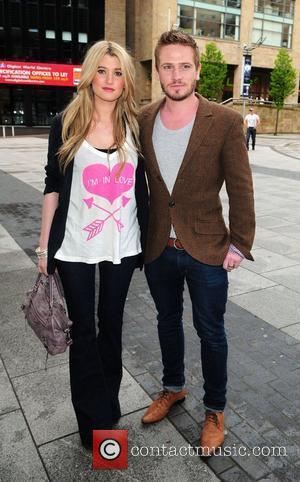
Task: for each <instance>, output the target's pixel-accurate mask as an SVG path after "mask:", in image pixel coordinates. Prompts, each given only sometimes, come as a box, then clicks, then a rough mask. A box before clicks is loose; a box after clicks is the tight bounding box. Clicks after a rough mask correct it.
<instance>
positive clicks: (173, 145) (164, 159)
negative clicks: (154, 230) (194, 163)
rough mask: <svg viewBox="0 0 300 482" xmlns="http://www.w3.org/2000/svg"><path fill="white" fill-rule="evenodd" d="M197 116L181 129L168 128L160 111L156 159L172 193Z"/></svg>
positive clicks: (155, 131)
mask: <svg viewBox="0 0 300 482" xmlns="http://www.w3.org/2000/svg"><path fill="white" fill-rule="evenodd" d="M194 122H195V117H194V118H193V119H192V120H191V122H189V123H188V124H186V125H185V126H184V127H182V128H181V129H176V130H173V129H167V128H166V127H165V126H164V125H163V123H162V121H161V118H160V113H159V112H158V114H157V116H156V119H155V122H154V127H153V134H152V141H153V146H154V151H155V155H156V159H157V162H158V166H159V170H160V173H161V175H162V178H163V180H164V182H165V184H166V186H167V188H168V190H169V192H170V194H171V193H172V190H173V187H174V184H175V181H176V178H177V174H178V171H179V169H180V166H181V163H182V161H183V158H184V155H185V151H186V148H187V145H188V143H189V139H190V136H191V132H192V129H193V125H194ZM170 237H171V238H176V233H175V231H174V228H173V226H172V227H171V232H170Z"/></svg>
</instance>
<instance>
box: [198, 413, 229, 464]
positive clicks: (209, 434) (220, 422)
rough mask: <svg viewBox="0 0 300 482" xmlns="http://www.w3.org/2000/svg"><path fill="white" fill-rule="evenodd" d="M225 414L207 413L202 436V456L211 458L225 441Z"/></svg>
mask: <svg viewBox="0 0 300 482" xmlns="http://www.w3.org/2000/svg"><path fill="white" fill-rule="evenodd" d="M225 433H226V431H225V427H224V412H209V411H207V412H206V415H205V421H204V425H203V429H202V432H201V436H200V447H201V449H202V453H201V455H203V456H204V457H210V456H211V455H213V453H214V450H215V449H217V448H218V447H220V445H222V443H223V442H224V439H225Z"/></svg>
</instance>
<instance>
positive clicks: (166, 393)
mask: <svg viewBox="0 0 300 482" xmlns="http://www.w3.org/2000/svg"><path fill="white" fill-rule="evenodd" d="M169 396H170V392H169V391H168V390H162V391H161V392H159V394H158V397H157V401H158V403H161V404H163V403H164V402H165V401H167V400H168V399H169Z"/></svg>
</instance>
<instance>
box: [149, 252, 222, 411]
mask: <svg viewBox="0 0 300 482" xmlns="http://www.w3.org/2000/svg"><path fill="white" fill-rule="evenodd" d="M145 273H146V277H147V281H148V284H149V288H150V291H151V295H152V297H153V299H154V302H155V305H156V309H157V311H158V316H157V320H158V335H159V342H160V347H161V352H162V361H163V366H164V370H163V379H162V382H163V386H164V387H178V389H180V388H182V387H183V386H184V382H185V377H184V333H183V324H182V315H183V291H184V282H185V280H186V282H187V285H188V289H189V293H190V297H191V301H192V306H193V323H194V327H195V329H196V331H197V334H198V336H199V338H200V340H201V361H202V373H203V379H204V385H203V388H204V392H205V394H204V399H203V401H204V405H205V407H206V408H208V409H211V410H214V411H223V410H224V407H225V404H226V383H227V351H228V348H227V340H226V334H225V329H224V313H225V308H226V301H227V291H228V277H227V271H225V270H224V269H223V267H222V266H210V265H207V264H203V263H200V262H199V261H197V260H196V259H194V258H192V257H191V256H190V255H189V254H188V253H187V252H186V251H184V250H177V249H175V248H166V249H165V250H164V251H163V253H162V254H161V255H160V256H159V258H157V259H156V260H154V261H152V262H151V263H149V264H147V265H146V266H145Z"/></svg>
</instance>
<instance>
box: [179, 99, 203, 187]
mask: <svg viewBox="0 0 300 482" xmlns="http://www.w3.org/2000/svg"><path fill="white" fill-rule="evenodd" d="M196 95H197V97H198V99H199V106H198V110H197V112H196V117H195V122H194V125H193V129H192V132H191V136H190V139H189V142H188V145H187V148H186V151H185V155H184V158H183V160H182V163H181V166H180V169H179V171H178V175H177V178H178V177H179V176H180V175H181V174H182V172H183V171H184V169H185V168H186V166H187V165H188V163H189V161H190V160H191V159H192V157H193V155H194V154H195V151H197V149H198V147H199V146H200V145H201V144H202V143H203V141H204V139H206V138H207V137H208V133H209V130H210V128H211V127H212V125H213V114H212V111H211V108H210V103H209V101H208V100H206V99H205V98H204V97H202V96H200V95H199V94H196ZM176 181H177V179H176ZM175 185H176V182H175ZM175 185H174V188H175Z"/></svg>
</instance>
